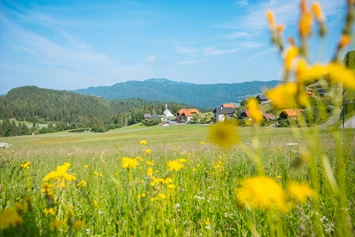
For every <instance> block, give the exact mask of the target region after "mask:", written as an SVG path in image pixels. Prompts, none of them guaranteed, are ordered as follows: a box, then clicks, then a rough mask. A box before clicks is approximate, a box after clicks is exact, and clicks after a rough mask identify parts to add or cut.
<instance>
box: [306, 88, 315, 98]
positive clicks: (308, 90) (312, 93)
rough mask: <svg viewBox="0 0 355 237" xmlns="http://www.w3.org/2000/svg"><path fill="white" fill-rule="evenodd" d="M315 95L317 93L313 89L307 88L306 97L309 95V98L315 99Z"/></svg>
mask: <svg viewBox="0 0 355 237" xmlns="http://www.w3.org/2000/svg"><path fill="white" fill-rule="evenodd" d="M315 94H316V93H315V92H314V90H313V89H311V88H309V87H307V88H306V95H308V96H309V97H314V96H315Z"/></svg>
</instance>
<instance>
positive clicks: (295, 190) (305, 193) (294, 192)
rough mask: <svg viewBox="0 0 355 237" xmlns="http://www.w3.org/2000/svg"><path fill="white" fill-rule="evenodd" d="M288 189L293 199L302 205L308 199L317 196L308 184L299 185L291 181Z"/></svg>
mask: <svg viewBox="0 0 355 237" xmlns="http://www.w3.org/2000/svg"><path fill="white" fill-rule="evenodd" d="M287 188H288V191H289V193H290V195H291V197H292V198H294V199H295V200H296V201H298V202H300V203H305V202H306V200H307V198H308V197H316V196H317V195H316V192H315V191H314V190H313V189H311V187H309V185H308V184H299V183H297V182H295V181H291V182H290V183H289V184H288V187H287Z"/></svg>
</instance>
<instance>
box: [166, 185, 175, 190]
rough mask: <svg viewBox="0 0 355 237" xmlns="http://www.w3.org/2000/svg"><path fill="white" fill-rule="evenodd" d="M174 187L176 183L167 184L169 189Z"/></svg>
mask: <svg viewBox="0 0 355 237" xmlns="http://www.w3.org/2000/svg"><path fill="white" fill-rule="evenodd" d="M175 188H176V185H175V184H169V185H168V189H171V190H172V189H175Z"/></svg>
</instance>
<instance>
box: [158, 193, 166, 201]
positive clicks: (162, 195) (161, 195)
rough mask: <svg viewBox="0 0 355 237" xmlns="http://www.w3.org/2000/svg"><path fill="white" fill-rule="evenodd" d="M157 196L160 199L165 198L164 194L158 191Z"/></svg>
mask: <svg viewBox="0 0 355 237" xmlns="http://www.w3.org/2000/svg"><path fill="white" fill-rule="evenodd" d="M158 196H159V198H160V199H162V200H164V199H166V195H165V194H164V193H159V194H158Z"/></svg>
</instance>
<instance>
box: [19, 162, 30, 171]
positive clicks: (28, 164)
mask: <svg viewBox="0 0 355 237" xmlns="http://www.w3.org/2000/svg"><path fill="white" fill-rule="evenodd" d="M30 165H31V162H30V161H27V162H26V163H23V164H21V168H24V169H28V168H30Z"/></svg>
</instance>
